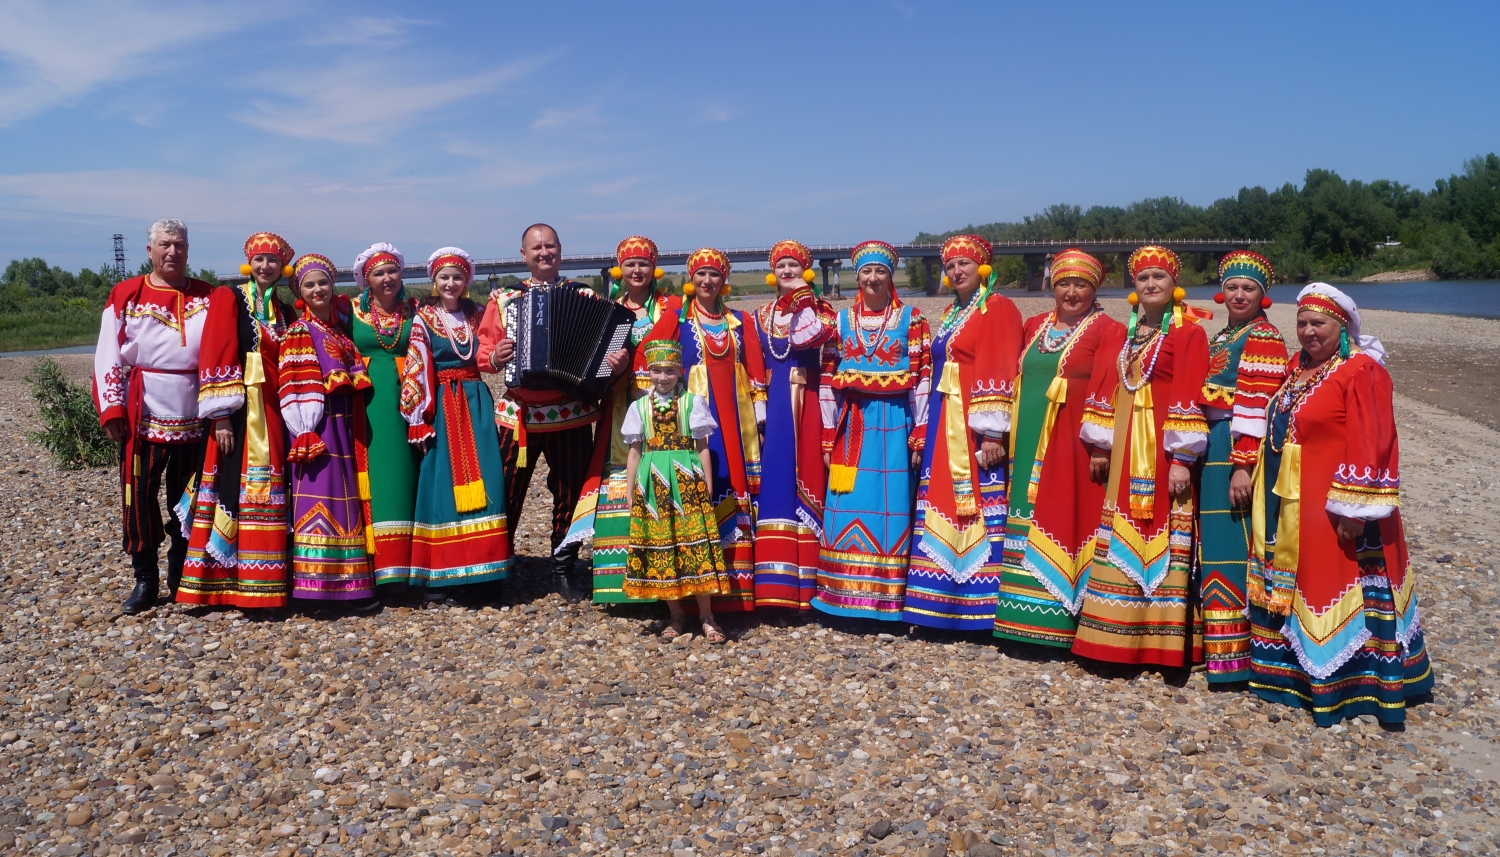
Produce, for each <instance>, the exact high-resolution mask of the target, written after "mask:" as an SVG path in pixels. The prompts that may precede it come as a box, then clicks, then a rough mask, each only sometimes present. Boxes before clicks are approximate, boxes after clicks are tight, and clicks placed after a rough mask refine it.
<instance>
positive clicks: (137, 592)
mask: <svg viewBox="0 0 1500 857" xmlns="http://www.w3.org/2000/svg"><path fill="white" fill-rule="evenodd" d="M156 596H157V583H156V581H154V580H151V581H146V580H142V581H138V582H137V583H136V584H135V589H132V590H131V591H130V597H129V598H127V599H125V603H124V604H121V605H120V612H121V613H124V614H125V615H127V616H134V615H135V614H137V613H144V612H146V611H147V610H150V609H151V608H152V607H155V606H156Z"/></svg>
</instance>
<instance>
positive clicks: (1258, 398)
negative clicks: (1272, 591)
mask: <svg viewBox="0 0 1500 857" xmlns="http://www.w3.org/2000/svg"><path fill="white" fill-rule="evenodd" d="M1274 277H1275V272H1274V271H1273V270H1272V269H1271V263H1270V262H1269V261H1267V260H1266V258H1265V257H1264V256H1261V255H1260V254H1258V253H1252V252H1250V251H1249V250H1235V251H1234V252H1232V253H1229V254H1227V255H1225V256H1224V258H1223V259H1222V260H1221V261H1220V262H1219V288H1220V291H1219V294H1218V295H1216V296H1215V300H1217V301H1218V302H1219V303H1222V304H1223V305H1224V308H1225V309H1226V310H1227V311H1228V313H1229V323H1228V324H1226V325H1224V329H1223V330H1221V331H1219V332H1218V333H1216V334H1214V336H1213V338H1212V339H1210V340H1209V342H1208V380H1207V381H1205V382H1204V384H1203V397H1202V401H1203V415H1204V417H1205V418H1206V419H1207V420H1208V451H1207V453H1206V454H1205V455H1204V457H1203V471H1202V474H1201V476H1200V477H1199V488H1198V539H1199V541H1198V603H1199V604H1200V605H1202V608H1203V657H1204V659H1205V660H1206V661H1207V665H1208V671H1207V678H1208V681H1209V683H1210V684H1220V683H1229V682H1241V681H1248V680H1249V678H1250V620H1249V619H1248V618H1246V611H1245V574H1246V560H1247V559H1248V558H1249V556H1250V495H1251V484H1250V481H1251V480H1250V476H1251V473H1252V471H1254V469H1255V462H1256V460H1257V459H1258V458H1259V456H1260V441H1261V438H1263V437H1265V436H1266V406H1267V405H1269V404H1270V403H1271V397H1272V396H1273V395H1275V393H1276V389H1277V388H1278V387H1280V386H1281V381H1282V379H1283V378H1284V377H1286V341H1285V340H1283V339H1282V338H1281V332H1280V331H1279V330H1277V329H1276V326H1275V325H1274V324H1271V322H1270V321H1268V320H1267V319H1266V309H1267V308H1269V307H1270V306H1271V296H1270V287H1271V280H1272V279H1273V278H1274Z"/></svg>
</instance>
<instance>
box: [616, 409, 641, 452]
mask: <svg viewBox="0 0 1500 857" xmlns="http://www.w3.org/2000/svg"><path fill="white" fill-rule="evenodd" d="M620 439H621V440H623V441H625V442H626V443H627V444H631V443H641V442H643V441H645V439H646V426H645V425H644V424H642V423H641V409H640V408H639V407H637V406H636V405H635V403H633V402H632V403H631V405H630V407H628V408H626V409H625V420H624V421H623V422H622V423H620Z"/></svg>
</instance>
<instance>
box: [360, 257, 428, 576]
mask: <svg viewBox="0 0 1500 857" xmlns="http://www.w3.org/2000/svg"><path fill="white" fill-rule="evenodd" d="M405 265H406V258H405V257H404V256H402V255H401V251H400V250H397V249H396V248H395V247H393V246H391V245H390V244H386V243H384V242H382V243H379V244H372V245H370V247H369V249H367V250H365V251H364V252H363V253H361V254H359V257H358V258H356V259H355V260H354V282H356V283H358V284H359V286H360V287H361V288H362V289H363V290H364V291H363V292H362V293H361V294H360V295H359V297H358V298H357V299H356V300H355V302H354V319H353V322H352V328H353V329H352V331H351V338H352V339H353V340H354V345H355V347H357V348H358V349H359V353H360V354H361V355H362V356H363V357H364V359H365V363H366V368H367V370H368V372H369V375H370V381H371V383H372V384H373V385H374V389H373V391H372V393H371V395H370V399H369V401H368V402H367V403H366V405H365V414H366V416H367V417H368V424H369V437H367V438H363V439H357V440H356V443H355V455H356V456H357V457H358V458H360V459H361V460H360V461H359V469H360V486H359V493H360V499H361V500H363V501H364V503H365V510H366V511H365V523H366V528H365V532H366V533H367V535H366V538H365V544H366V546H367V547H368V548H369V550H370V553H371V555H372V556H373V557H374V561H373V563H372V565H373V566H374V568H375V584H376V586H377V587H379V586H383V585H385V584H391V583H401V584H404V583H406V581H407V578H408V577H409V576H410V575H411V531H412V521H413V519H414V518H415V510H416V503H417V458H416V453H414V452H413V450H412V448H411V444H410V443H409V442H408V441H407V425H406V418H405V417H403V416H402V415H401V363H402V361H404V360H405V358H406V352H407V349H408V347H409V346H410V340H411V324H412V318H413V317H414V315H415V312H416V303H415V301H412V300H410V299H408V298H407V296H406V289H405V288H404V287H403V286H402V285H401V269H402V268H403V267H405ZM366 474H374V475H375V476H376V477H377V478H375V479H371V478H369V477H368V476H367V475H366Z"/></svg>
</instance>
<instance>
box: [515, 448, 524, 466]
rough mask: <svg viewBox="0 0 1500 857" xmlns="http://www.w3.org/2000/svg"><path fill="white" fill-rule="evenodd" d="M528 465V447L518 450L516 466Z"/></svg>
mask: <svg viewBox="0 0 1500 857" xmlns="http://www.w3.org/2000/svg"><path fill="white" fill-rule="evenodd" d="M525 466H526V447H524V446H523V447H521V448H520V449H518V450H516V467H525Z"/></svg>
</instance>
